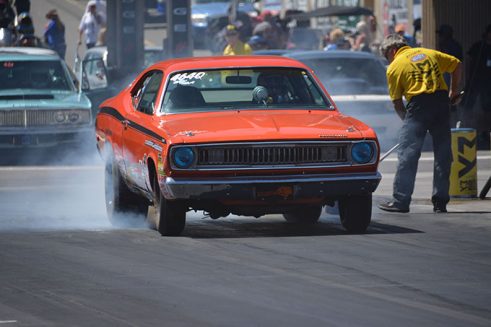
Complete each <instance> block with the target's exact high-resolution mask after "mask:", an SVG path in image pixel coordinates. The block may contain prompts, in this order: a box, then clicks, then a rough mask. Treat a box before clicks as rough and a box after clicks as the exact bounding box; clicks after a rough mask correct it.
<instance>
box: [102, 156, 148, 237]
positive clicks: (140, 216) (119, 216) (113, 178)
mask: <svg viewBox="0 0 491 327" xmlns="http://www.w3.org/2000/svg"><path fill="white" fill-rule="evenodd" d="M104 175H105V198H106V211H107V216H108V217H109V221H110V222H111V224H112V225H114V226H119V227H120V226H128V225H132V224H135V223H141V222H143V221H144V220H145V218H146V215H147V210H148V201H147V199H145V198H144V197H142V196H139V195H137V194H135V193H133V192H131V191H130V189H129V188H128V186H127V185H126V183H125V182H124V180H123V178H122V177H121V173H120V172H119V168H118V166H117V165H116V163H115V162H114V160H113V159H112V158H108V160H107V162H106V168H105V174H104Z"/></svg>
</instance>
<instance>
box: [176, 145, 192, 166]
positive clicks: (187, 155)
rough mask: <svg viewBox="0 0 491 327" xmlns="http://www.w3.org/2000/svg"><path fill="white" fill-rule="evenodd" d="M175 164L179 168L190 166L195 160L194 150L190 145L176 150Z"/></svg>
mask: <svg viewBox="0 0 491 327" xmlns="http://www.w3.org/2000/svg"><path fill="white" fill-rule="evenodd" d="M173 159H174V164H175V165H176V166H177V167H178V168H183V169H185V168H189V167H191V165H192V164H193V162H194V151H193V149H191V148H189V147H182V148H178V149H176V151H174V158H173Z"/></svg>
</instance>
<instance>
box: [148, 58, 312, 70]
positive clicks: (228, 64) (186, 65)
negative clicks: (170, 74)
mask: <svg viewBox="0 0 491 327" xmlns="http://www.w3.org/2000/svg"><path fill="white" fill-rule="evenodd" d="M151 67H152V68H160V69H164V70H166V69H167V70H169V71H181V70H193V69H194V70H195V69H213V68H235V67H289V68H290V67H293V68H303V69H307V70H309V68H308V67H307V66H305V65H304V64H303V63H301V62H299V61H297V60H295V59H291V58H287V57H281V56H258V55H251V56H213V57H192V58H179V59H169V60H165V61H160V62H158V63H156V64H154V65H152V66H151Z"/></svg>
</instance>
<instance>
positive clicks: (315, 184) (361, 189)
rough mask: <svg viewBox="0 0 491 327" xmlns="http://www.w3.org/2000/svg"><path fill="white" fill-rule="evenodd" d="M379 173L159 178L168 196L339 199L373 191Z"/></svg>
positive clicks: (189, 197)
mask: <svg viewBox="0 0 491 327" xmlns="http://www.w3.org/2000/svg"><path fill="white" fill-rule="evenodd" d="M381 178H382V175H381V174H380V173H379V172H375V173H351V174H325V175H293V176H284V175H283V176H254V177H229V178H220V179H209V178H208V179H206V178H202V179H200V178H194V179H187V178H173V177H166V178H164V179H163V180H162V181H161V189H162V192H163V195H164V196H165V198H167V199H169V200H170V199H191V200H192V199H225V200H263V199H266V198H270V197H279V198H283V199H285V200H288V199H294V200H296V199H309V198H339V197H342V196H346V195H357V194H367V193H372V192H374V191H375V189H376V188H377V186H378V184H379V182H380V180H381Z"/></svg>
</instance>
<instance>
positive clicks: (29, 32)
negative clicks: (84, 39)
mask: <svg viewBox="0 0 491 327" xmlns="http://www.w3.org/2000/svg"><path fill="white" fill-rule="evenodd" d="M14 8H15V11H14ZM30 10H31V2H30V0H14V1H12V3H11V2H10V1H9V0H0V28H1V29H3V30H4V33H3V35H4V39H3V40H2V41H1V42H2V46H24V47H45V48H50V49H53V50H54V51H56V52H57V53H58V54H59V55H60V57H61V58H65V52H66V43H65V25H64V24H63V22H62V21H61V20H60V17H59V16H58V12H57V11H56V9H52V10H49V11H48V12H47V13H46V20H47V23H46V27H45V29H44V32H43V38H42V39H41V38H39V37H37V36H36V34H35V32H36V31H35V28H34V22H33V20H32V17H31V14H30Z"/></svg>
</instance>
